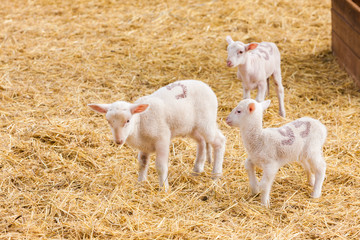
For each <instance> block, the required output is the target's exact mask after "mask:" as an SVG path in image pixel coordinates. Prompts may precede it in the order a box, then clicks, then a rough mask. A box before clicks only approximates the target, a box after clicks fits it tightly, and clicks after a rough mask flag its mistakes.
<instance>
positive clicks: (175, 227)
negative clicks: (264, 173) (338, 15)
mask: <svg viewBox="0 0 360 240" xmlns="http://www.w3.org/2000/svg"><path fill="white" fill-rule="evenodd" d="M330 7H331V6H330V1H329V0H326V1H323V0H304V1H292V0H279V1H273V0H262V1H250V0H244V1H232V0H229V1H173V0H169V1H165V2H164V1H144V0H139V1H115V0H102V1H92V0H89V1H85V0H72V1H69V0H63V1H60V0H59V1H55V0H54V1H47V0H37V1H36V0H34V1H21V0H14V1H10V0H5V1H0V16H1V21H0V29H1V32H0V99H1V100H0V101H1V104H0V118H1V120H0V125H1V128H0V159H1V160H0V161H1V162H0V216H1V217H0V238H1V239H21V238H26V239H37V238H47V239H48V238H50V239H59V238H61V239H82V238H85V239H87V238H93V239H109V238H117V239H358V238H359V237H360V200H359V199H360V192H359V188H360V171H359V170H360V161H359V160H360V150H359V149H360V148H359V147H360V143H359V129H360V121H359V119H360V118H359V117H360V113H359V112H360V111H359V110H360V93H359V91H358V90H356V89H355V88H354V84H353V82H352V80H351V78H349V77H348V75H347V74H346V73H345V72H344V71H343V70H342V69H341V68H340V67H339V66H338V65H337V63H336V62H335V60H334V57H333V56H332V54H331V50H330V49H331V48H330V32H331V22H330ZM226 35H231V36H232V37H233V39H236V40H241V41H243V42H250V41H272V42H275V43H276V44H277V45H278V47H279V49H280V52H281V54H282V76H283V82H284V87H285V107H286V110H287V118H286V119H282V118H280V117H279V116H278V113H277V112H278V106H277V98H276V94H275V89H274V86H273V83H272V82H271V81H270V86H271V89H270V95H269V97H268V98H269V99H271V100H272V105H271V107H270V108H269V110H267V111H266V113H265V119H264V125H265V127H277V126H280V125H281V124H284V123H286V122H289V121H291V120H293V119H296V118H298V117H302V116H311V117H314V118H317V119H319V120H321V121H322V122H323V123H324V124H325V125H326V126H327V129H328V132H329V134H328V138H327V142H326V144H325V146H324V154H325V159H326V162H327V164H328V168H327V177H326V180H325V182H324V187H323V196H322V197H321V198H320V199H316V200H314V199H311V198H310V197H309V195H310V192H311V188H310V187H309V186H308V185H307V181H306V177H305V173H304V171H303V170H302V168H301V167H300V165H299V164H296V163H295V164H292V165H288V166H285V167H283V168H282V169H281V170H280V171H279V173H278V174H277V177H276V180H275V183H274V185H273V190H272V193H271V198H272V199H271V203H272V206H271V208H270V209H265V208H264V207H262V206H261V205H260V199H259V197H252V196H251V195H250V192H249V187H248V179H247V175H246V173H245V169H244V166H243V161H244V159H245V158H246V153H245V151H244V147H243V145H242V143H241V141H240V136H239V132H238V130H236V129H231V128H230V127H228V126H227V125H226V124H225V121H224V118H226V116H227V115H228V114H229V112H230V111H231V109H232V108H233V107H234V106H236V104H237V103H238V101H239V100H241V98H242V86H241V82H240V81H239V80H237V79H236V70H235V69H229V68H227V67H226V63H225V60H226V55H227V53H226V41H225V36H226ZM179 79H199V80H202V81H204V82H206V83H208V84H209V85H210V86H211V87H212V89H213V90H214V91H215V93H216V95H217V97H218V100H219V114H218V124H219V127H220V128H221V130H222V131H223V133H224V135H225V136H226V137H227V145H226V147H227V149H226V154H225V160H224V176H223V178H222V179H221V180H219V181H215V182H214V181H212V180H211V178H210V172H211V167H209V166H207V167H206V169H205V173H204V174H202V175H201V176H198V177H194V176H192V175H191V170H192V166H193V162H194V158H195V151H196V145H195V143H194V142H193V141H192V140H191V139H175V140H173V142H172V145H171V146H170V150H171V156H170V169H169V183H170V185H171V191H170V192H169V193H164V192H161V191H160V192H159V191H158V182H157V174H156V171H155V168H154V157H152V162H151V165H150V169H149V177H148V181H147V182H145V183H143V184H139V183H138V182H137V158H136V157H137V152H136V150H135V149H131V148H129V147H127V146H124V147H123V148H121V149H119V147H118V146H116V145H115V144H113V142H112V136H111V133H110V130H109V127H108V126H107V123H106V121H105V120H104V117H103V116H101V115H99V114H96V113H94V112H92V111H90V110H89V108H88V107H87V106H86V104H88V103H109V102H113V101H117V100H126V101H135V100H136V99H137V98H138V97H140V96H142V95H146V94H149V93H151V92H153V91H155V90H156V89H158V88H160V87H162V86H164V85H166V84H168V83H170V82H172V81H175V80H179ZM254 94H255V92H254ZM259 176H261V172H259Z"/></svg>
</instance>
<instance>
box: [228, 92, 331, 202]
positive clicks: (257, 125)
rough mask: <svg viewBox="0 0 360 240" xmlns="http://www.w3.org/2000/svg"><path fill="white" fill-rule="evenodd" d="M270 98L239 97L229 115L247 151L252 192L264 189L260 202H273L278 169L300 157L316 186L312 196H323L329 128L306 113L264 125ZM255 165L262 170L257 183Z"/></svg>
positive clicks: (230, 123)
mask: <svg viewBox="0 0 360 240" xmlns="http://www.w3.org/2000/svg"><path fill="white" fill-rule="evenodd" d="M269 105H270V100H268V101H265V102H261V103H258V102H257V101H255V100H252V99H245V100H242V101H240V103H239V105H238V106H237V107H236V108H234V109H233V110H232V112H231V113H230V114H229V116H228V117H227V119H226V123H227V124H228V125H229V126H234V127H239V128H240V133H241V137H242V140H243V144H244V146H245V149H246V151H247V153H248V158H247V159H246V161H245V168H246V170H247V173H248V176H249V182H250V189H251V192H252V193H253V194H257V193H259V188H260V192H261V202H262V204H263V205H265V206H267V207H269V206H270V197H269V196H270V190H271V186H272V184H273V181H274V178H275V175H276V173H277V172H278V170H279V168H280V167H282V166H283V165H285V164H286V163H289V162H293V161H299V162H300V163H301V165H302V166H303V167H304V169H305V171H306V174H307V177H308V181H309V184H310V185H311V186H313V187H314V189H313V192H312V194H311V196H312V197H313V198H318V197H320V196H321V188H322V184H323V181H324V178H325V170H326V163H325V161H324V158H323V153H322V147H323V145H324V142H325V139H326V135H327V130H326V128H325V126H324V125H323V124H322V123H320V122H319V121H318V120H315V119H313V118H309V117H303V118H300V119H297V120H295V121H293V122H290V123H288V124H286V125H284V126H282V127H280V128H265V129H263V128H262V119H263V111H264V110H265V109H267V108H268V107H269ZM255 166H257V167H259V168H261V169H262V170H263V176H262V179H261V181H260V184H259V185H258V181H257V179H256V176H255Z"/></svg>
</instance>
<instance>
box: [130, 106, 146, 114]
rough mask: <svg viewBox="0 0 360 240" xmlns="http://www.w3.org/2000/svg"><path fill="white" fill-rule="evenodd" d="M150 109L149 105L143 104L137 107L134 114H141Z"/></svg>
mask: <svg viewBox="0 0 360 240" xmlns="http://www.w3.org/2000/svg"><path fill="white" fill-rule="evenodd" d="M148 107H149V104H141V105H139V106H137V107H136V108H135V109H133V111H132V114H134V113H141V112H143V111H145V110H146V109H147V108H148Z"/></svg>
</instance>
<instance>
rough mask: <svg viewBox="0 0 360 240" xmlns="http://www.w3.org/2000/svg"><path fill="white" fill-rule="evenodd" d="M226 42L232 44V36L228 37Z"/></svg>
mask: <svg viewBox="0 0 360 240" xmlns="http://www.w3.org/2000/svg"><path fill="white" fill-rule="evenodd" d="M226 41H227V43H228V44H231V43H233V42H234V40H232V38H231V37H230V36H226Z"/></svg>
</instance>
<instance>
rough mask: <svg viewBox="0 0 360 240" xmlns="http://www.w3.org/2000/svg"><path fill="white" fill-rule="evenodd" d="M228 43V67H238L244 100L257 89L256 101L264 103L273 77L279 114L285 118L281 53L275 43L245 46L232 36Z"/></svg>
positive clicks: (227, 39)
mask: <svg viewBox="0 0 360 240" xmlns="http://www.w3.org/2000/svg"><path fill="white" fill-rule="evenodd" d="M226 41H227V42H228V44H229V45H228V47H227V51H228V57H227V66H228V67H236V66H238V71H237V78H238V79H241V80H242V82H243V88H244V99H248V98H250V90H253V89H255V88H257V89H258V93H257V96H256V101H258V102H262V101H264V100H265V95H266V91H268V90H269V89H268V88H269V77H270V76H271V75H272V76H273V79H274V82H275V85H276V94H277V97H278V99H279V114H280V116H282V117H285V107H284V87H283V85H282V80H281V68H280V52H279V49H278V48H277V46H276V45H275V43H272V42H261V43H249V44H244V43H242V42H239V41H237V42H234V41H233V40H232V38H231V37H230V36H227V37H226Z"/></svg>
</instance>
